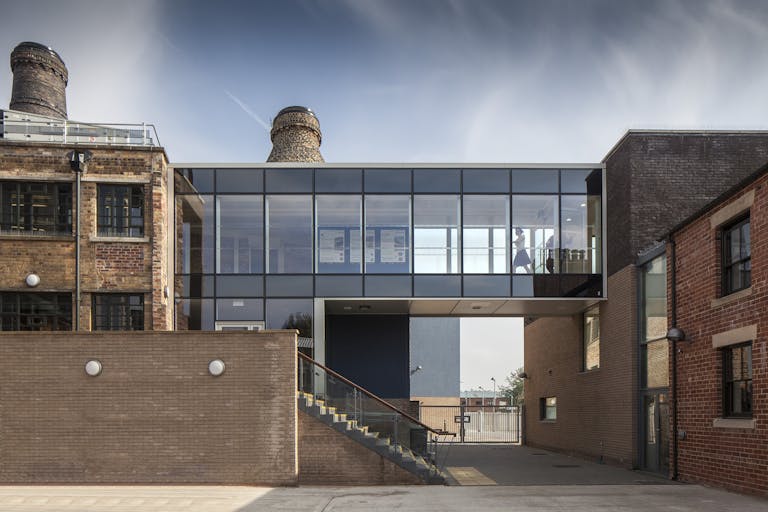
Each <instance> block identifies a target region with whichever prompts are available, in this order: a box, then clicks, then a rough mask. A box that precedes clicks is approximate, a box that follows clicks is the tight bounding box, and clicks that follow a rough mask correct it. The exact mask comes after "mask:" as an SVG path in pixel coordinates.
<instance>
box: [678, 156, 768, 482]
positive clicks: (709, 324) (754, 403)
mask: <svg viewBox="0 0 768 512" xmlns="http://www.w3.org/2000/svg"><path fill="white" fill-rule="evenodd" d="M766 237H768V167H763V168H761V169H760V170H759V171H758V172H757V173H756V174H754V175H751V176H749V177H748V178H747V179H746V180H744V181H742V182H741V183H739V184H738V185H736V186H735V187H734V188H732V189H731V190H729V191H728V192H726V193H725V194H723V196H721V197H720V198H718V199H717V200H716V201H714V202H712V203H710V204H709V205H707V206H706V207H705V208H704V209H703V210H702V211H699V212H697V213H696V214H694V215H693V216H691V217H690V218H689V219H687V220H686V221H685V222H683V223H681V224H679V225H678V226H676V227H675V228H674V229H673V230H672V231H671V233H670V235H669V243H668V248H667V254H666V256H667V261H669V262H670V264H669V267H668V278H667V284H668V287H667V294H668V297H669V301H668V302H669V314H668V322H669V325H670V326H673V327H676V328H678V329H681V330H682V334H683V339H682V340H680V341H677V340H676V341H674V342H673V343H675V345H676V346H673V347H672V349H671V352H670V355H669V357H670V360H671V361H672V362H673V364H671V365H670V368H671V369H670V372H675V368H676V374H674V373H672V374H671V376H670V380H671V382H672V386H673V388H674V387H676V392H675V390H674V389H673V392H672V397H674V396H675V395H677V397H678V399H677V415H676V422H675V421H672V422H670V423H669V424H668V425H664V426H663V428H670V429H671V430H672V432H675V429H676V432H677V435H675V436H670V438H672V439H673V443H674V442H676V443H677V450H676V451H675V450H673V453H672V470H673V471H676V472H677V474H678V475H679V477H680V479H681V480H685V481H689V482H700V483H705V484H710V485H722V486H725V487H727V488H729V489H733V490H737V491H742V492H750V493H762V494H767V493H768V465H766V462H767V461H768V343H767V342H766V338H765V332H766V329H768V320H767V319H766V311H768V267H767V266H766V264H767V263H768V243H766ZM675 356H676V360H675V359H674V358H675ZM672 419H673V420H674V419H675V418H674V417H673V418H672ZM675 423H676V424H675ZM673 448H674V446H673Z"/></svg>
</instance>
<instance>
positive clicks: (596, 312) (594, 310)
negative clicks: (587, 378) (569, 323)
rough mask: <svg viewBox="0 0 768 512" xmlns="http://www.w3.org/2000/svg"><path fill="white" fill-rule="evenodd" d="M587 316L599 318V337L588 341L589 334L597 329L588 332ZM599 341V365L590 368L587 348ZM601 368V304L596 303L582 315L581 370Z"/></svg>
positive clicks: (589, 370) (588, 370)
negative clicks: (590, 341)
mask: <svg viewBox="0 0 768 512" xmlns="http://www.w3.org/2000/svg"><path fill="white" fill-rule="evenodd" d="M587 317H592V318H596V319H597V337H596V339H594V340H593V341H592V343H588V341H587V335H588V334H591V333H592V332H593V331H594V330H595V329H594V327H593V328H592V329H590V333H587ZM594 343H597V365H596V366H592V367H590V368H588V367H587V349H588V348H589V346H590V345H591V344H594ZM599 369H600V304H595V305H594V306H591V307H589V308H587V310H586V311H584V313H582V315H581V371H582V372H591V371H594V370H599Z"/></svg>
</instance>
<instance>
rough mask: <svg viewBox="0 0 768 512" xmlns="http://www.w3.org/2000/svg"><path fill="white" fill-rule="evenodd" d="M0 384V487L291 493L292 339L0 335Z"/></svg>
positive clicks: (270, 334) (275, 334)
mask: <svg viewBox="0 0 768 512" xmlns="http://www.w3.org/2000/svg"><path fill="white" fill-rule="evenodd" d="M90 359H97V360H99V361H101V363H102V364H103V371H102V373H101V375H99V376H98V377H89V376H88V375H86V373H85V371H84V365H85V363H86V362H87V361H88V360H90ZM213 359H222V360H223V361H224V362H225V364H226V370H225V372H224V374H223V375H221V376H220V377H212V376H211V375H209V374H208V370H207V368H208V363H209V362H210V361H211V360H213ZM0 378H1V379H2V382H3V385H2V386H0V454H2V460H3V463H2V465H0V483H2V484H11V483H16V484H31V483H37V484H42V483H46V484H54V483H62V484H63V483H67V484H118V483H126V484H128V483H131V484H140V483H141V484H154V483H163V484H182V483H206V484H214V483H218V484H238V485H271V486H274V485H295V484H296V482H297V460H298V456H297V446H296V444H297V441H296V429H297V419H296V417H297V416H296V414H297V408H296V331H267V332H263V333H252V332H222V333H210V332H205V333H204V332H183V333H172V332H143V333H142V332H135V333H131V334H130V337H129V338H128V337H126V335H125V333H123V334H119V333H80V334H75V333H0Z"/></svg>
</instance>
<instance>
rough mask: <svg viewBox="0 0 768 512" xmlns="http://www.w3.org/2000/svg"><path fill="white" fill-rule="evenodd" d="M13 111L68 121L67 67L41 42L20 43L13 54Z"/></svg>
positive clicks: (11, 105) (57, 55)
mask: <svg viewBox="0 0 768 512" xmlns="http://www.w3.org/2000/svg"><path fill="white" fill-rule="evenodd" d="M11 71H12V72H13V90H12V92H11V104H10V107H9V108H10V109H11V110H20V111H22V112H29V113H30V114H40V115H44V116H50V117H58V118H62V119H66V118H67V94H66V88H67V80H68V78H69V75H68V73H67V66H65V65H64V61H63V60H61V57H59V54H58V53H56V52H55V51H53V50H52V49H50V48H49V47H47V46H44V45H42V44H40V43H33V42H24V43H19V45H18V46H16V48H14V49H13V51H12V52H11Z"/></svg>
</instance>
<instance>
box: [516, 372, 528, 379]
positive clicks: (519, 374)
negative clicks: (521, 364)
mask: <svg viewBox="0 0 768 512" xmlns="http://www.w3.org/2000/svg"><path fill="white" fill-rule="evenodd" d="M517 376H518V377H520V378H521V379H527V378H528V374H527V373H525V372H520V373H518V374H517Z"/></svg>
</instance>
